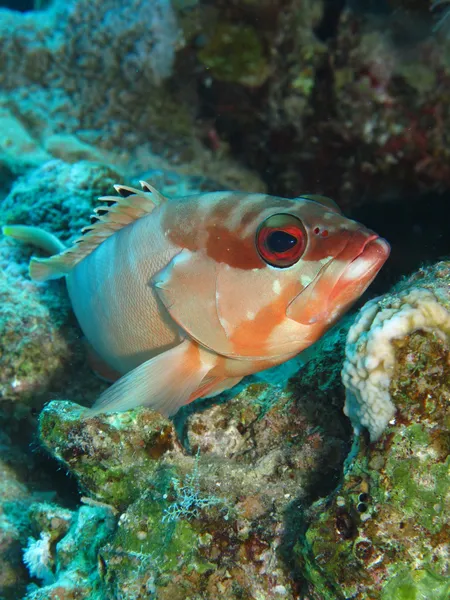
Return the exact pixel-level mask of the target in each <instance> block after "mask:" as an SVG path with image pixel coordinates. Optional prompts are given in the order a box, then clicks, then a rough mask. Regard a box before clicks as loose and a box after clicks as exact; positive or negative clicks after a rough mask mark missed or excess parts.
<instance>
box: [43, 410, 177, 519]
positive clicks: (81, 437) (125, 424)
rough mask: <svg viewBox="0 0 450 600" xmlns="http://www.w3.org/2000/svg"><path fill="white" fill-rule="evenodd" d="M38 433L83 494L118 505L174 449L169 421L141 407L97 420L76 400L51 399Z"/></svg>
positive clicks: (141, 486) (137, 490) (134, 494)
mask: <svg viewBox="0 0 450 600" xmlns="http://www.w3.org/2000/svg"><path fill="white" fill-rule="evenodd" d="M39 434H40V438H41V441H42V443H43V445H44V447H45V448H46V449H47V450H49V451H50V452H51V453H52V454H53V456H55V458H57V460H59V461H61V462H62V463H63V464H64V465H65V466H66V467H67V468H69V469H70V471H71V472H72V473H73V474H74V475H75V477H76V478H77V480H78V483H79V485H80V487H81V489H82V490H83V491H84V493H88V494H89V495H91V496H93V497H94V498H95V499H96V500H99V501H101V502H106V503H109V504H112V505H113V506H115V507H117V508H119V509H121V510H123V509H124V508H125V507H126V506H128V505H129V504H131V503H132V502H134V501H135V500H137V498H139V496H140V495H141V494H142V493H143V491H145V490H146V489H147V487H148V485H149V482H150V481H151V480H152V478H153V476H154V474H155V471H156V469H157V467H158V459H159V458H160V457H161V456H162V455H163V454H164V453H165V452H169V451H171V450H173V449H174V448H175V432H174V429H173V425H172V424H171V423H170V421H168V420H167V419H166V418H164V417H162V416H161V415H160V414H159V413H156V412H153V411H150V410H148V409H143V408H140V409H137V410H136V411H129V412H127V413H119V414H115V415H109V416H104V417H103V418H102V419H99V418H96V417H91V416H90V415H89V413H87V412H86V409H84V408H83V407H80V406H78V405H77V404H73V403H71V402H65V401H55V402H51V403H50V404H49V405H47V406H46V407H45V409H44V410H43V411H42V413H41V415H40V418H39Z"/></svg>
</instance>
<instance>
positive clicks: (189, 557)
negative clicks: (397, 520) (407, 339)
mask: <svg viewBox="0 0 450 600" xmlns="http://www.w3.org/2000/svg"><path fill="white" fill-rule="evenodd" d="M338 337H339V336H338ZM273 377H274V379H276V378H275V376H273ZM311 385H312V384H311ZM305 387H306V381H305ZM291 388H292V389H283V388H282V387H277V386H276V385H274V384H270V383H268V382H267V381H266V382H261V381H260V382H256V381H253V382H249V383H247V384H244V385H243V386H242V387H241V391H240V392H238V393H236V395H235V397H234V398H231V399H230V400H229V401H226V402H222V403H217V401H216V400H207V401H204V402H203V407H204V410H203V411H202V412H193V407H190V408H189V409H186V410H185V415H184V431H185V437H186V442H187V445H188V446H189V447H190V451H191V454H189V453H188V452H187V451H184V450H182V448H181V445H180V442H179V441H178V438H177V436H176V434H175V431H174V429H173V426H172V424H171V422H170V421H168V420H167V419H165V418H163V417H161V416H160V415H159V414H157V413H155V412H153V411H151V410H149V409H144V408H140V409H137V410H134V411H129V412H127V413H117V414H111V415H104V414H103V415H98V416H96V417H89V415H86V413H85V412H83V409H81V408H80V407H78V406H77V405H74V404H71V403H68V402H52V403H50V404H49V405H48V406H47V407H46V408H45V409H44V411H43V412H42V414H41V417H40V438H41V441H42V443H43V445H44V447H45V448H46V449H47V450H48V451H49V452H50V453H51V454H52V455H53V456H54V457H55V458H56V459H57V460H59V461H60V462H62V463H63V464H64V466H65V467H66V468H68V469H69V471H70V472H71V473H73V474H74V475H75V476H76V477H77V479H78V481H79V483H80V486H81V489H82V491H83V492H84V493H86V494H88V495H89V496H90V497H92V498H94V499H95V501H102V502H107V503H108V504H110V505H113V506H114V507H117V508H118V509H119V510H120V511H121V514H120V516H119V519H118V527H117V530H116V531H115V533H114V534H113V535H112V536H111V537H110V538H109V539H108V540H107V542H106V543H105V544H104V545H103V546H102V547H101V549H99V553H98V559H99V564H100V565H101V572H102V581H103V585H104V586H105V587H104V588H103V591H104V594H105V595H106V597H114V598H115V597H127V596H126V595H127V594H129V595H130V597H132V598H134V599H135V600H140V599H142V600H144V599H146V598H148V597H155V598H158V599H161V600H166V599H167V600H173V599H174V598H177V599H178V598H179V600H184V599H185V598H188V597H193V598H195V597H202V598H204V599H205V600H213V599H216V598H217V597H218V596H221V597H224V598H229V599H230V600H231V599H233V598H236V597H242V598H249V599H251V598H266V597H274V598H278V597H279V598H287V599H291V600H294V598H295V597H296V589H297V587H298V585H299V581H301V579H302V576H301V574H299V573H296V574H290V571H289V569H288V568H287V565H288V564H289V565H290V561H291V557H292V547H293V545H294V543H295V540H296V536H297V534H298V531H299V528H300V527H301V520H300V518H299V507H300V505H303V504H305V505H307V504H308V503H309V502H310V501H311V499H312V498H314V497H316V496H317V493H318V490H325V493H327V492H329V491H330V490H331V489H332V488H333V486H334V484H335V482H336V481H337V478H338V476H339V473H340V470H341V467H342V463H343V460H344V458H345V455H346V450H347V443H348V435H349V429H348V430H345V428H337V430H338V432H339V433H338V434H337V435H336V434H335V433H333V432H332V430H331V427H329V421H330V419H331V420H333V419H336V420H337V419H338V414H339V413H340V411H341V407H338V406H334V405H332V406H331V407H329V406H323V407H321V406H317V404H316V405H315V406H314V407H313V404H314V401H311V403H310V404H308V403H307V402H306V401H305V396H303V395H302V394H301V392H300V390H299V393H297V392H296V389H297V388H296V385H295V383H293V384H292V386H291ZM195 406H196V407H199V406H200V403H197V404H196V405H195ZM189 413H191V414H189ZM182 417H183V416H182ZM341 418H342V419H343V417H341Z"/></svg>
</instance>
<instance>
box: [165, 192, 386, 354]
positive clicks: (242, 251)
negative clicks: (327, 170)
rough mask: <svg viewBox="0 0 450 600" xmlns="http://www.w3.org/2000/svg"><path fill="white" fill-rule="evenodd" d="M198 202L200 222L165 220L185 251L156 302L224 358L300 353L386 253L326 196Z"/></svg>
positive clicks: (381, 244) (369, 278)
mask: <svg viewBox="0 0 450 600" xmlns="http://www.w3.org/2000/svg"><path fill="white" fill-rule="evenodd" d="M201 202H203V203H204V208H203V210H201V211H199V212H200V214H201V221H199V220H197V222H196V219H195V216H194V215H193V214H191V215H188V216H187V217H188V218H184V221H183V222H180V224H179V225H177V227H178V231H179V232H182V233H181V234H180V233H178V234H177V233H176V232H177V229H176V227H174V221H173V222H172V229H171V232H172V233H171V235H174V236H175V237H174V238H173V240H174V241H175V242H176V243H177V244H178V245H180V246H182V247H184V248H185V250H186V252H183V253H182V254H180V257H179V258H178V259H176V260H175V261H174V264H173V265H172V268H171V270H170V272H168V273H167V280H168V281H167V284H166V290H168V289H169V288H171V290H172V293H171V294H170V297H169V294H168V293H165V298H166V301H165V303H166V306H168V307H169V311H170V312H171V314H172V316H173V317H174V319H175V320H176V321H177V322H178V324H179V325H180V326H181V327H182V328H183V329H185V331H186V332H187V333H188V334H189V335H191V336H192V337H194V338H195V339H196V340H197V341H198V342H200V343H201V344H203V345H204V346H206V347H208V348H210V349H211V350H213V351H214V352H217V353H218V354H222V355H225V356H229V357H237V358H252V359H275V358H277V357H283V356H288V355H293V354H296V353H298V352H301V351H302V350H303V349H305V348H306V347H307V346H309V345H311V344H312V343H314V342H315V341H316V340H317V339H318V338H319V337H320V336H321V335H322V334H323V333H324V331H325V330H326V329H328V328H329V327H330V326H331V325H332V324H333V323H334V322H335V321H336V320H337V319H338V318H339V317H340V316H342V315H343V314H344V312H345V311H346V310H347V309H348V308H349V307H350V306H351V304H352V303H353V302H354V301H355V300H357V298H359V296H360V295H361V294H362V292H363V291H364V290H365V289H366V288H367V287H368V285H369V284H370V283H371V281H372V280H373V279H374V277H375V275H376V274H377V272H378V271H379V269H380V268H381V266H382V264H383V263H384V262H385V260H386V259H387V257H388V254H389V245H388V244H387V242H386V241H384V240H383V239H381V238H380V237H379V236H377V235H376V234H375V233H374V232H372V231H370V230H369V229H366V228H365V227H364V226H363V225H361V224H360V223H357V222H356V221H352V220H351V219H348V218H346V217H345V216H344V215H342V213H341V212H340V210H339V209H338V207H337V206H336V205H335V204H334V202H333V201H332V200H330V199H328V198H324V197H320V196H305V197H301V198H296V199H287V198H278V197H273V196H266V195H261V194H257V195H249V196H247V195H244V196H238V197H233V195H232V194H229V195H227V196H223V197H217V198H216V201H214V199H213V198H203V199H202V200H201ZM201 202H200V208H201ZM198 209H199V207H198V206H197V210H198ZM182 213H183V211H182V209H178V211H177V215H176V218H175V221H176V219H177V218H178V220H180V219H183V214H182ZM189 227H191V234H190V235H187V233H188V232H189ZM177 277H178V281H179V284H178V290H179V293H178V294H177V293H176V289H175V288H176V287H177V284H176V281H177ZM181 282H182V283H181ZM160 287H161V286H160ZM189 290H190V291H189ZM182 292H183V294H184V296H183V297H182ZM189 298H190V299H189Z"/></svg>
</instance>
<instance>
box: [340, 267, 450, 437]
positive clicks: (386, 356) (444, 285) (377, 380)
mask: <svg viewBox="0 0 450 600" xmlns="http://www.w3.org/2000/svg"><path fill="white" fill-rule="evenodd" d="M418 330H421V331H426V332H432V333H434V334H435V335H436V336H437V337H438V338H440V339H442V340H444V341H447V342H448V340H449V339H450V262H448V261H447V262H441V263H438V264H437V265H435V266H434V267H432V268H428V269H421V270H419V271H418V272H417V273H415V274H414V275H412V276H411V277H410V278H408V279H406V280H405V281H402V282H401V283H400V284H399V285H398V286H396V288H394V290H393V291H392V292H390V293H388V294H386V295H385V296H383V297H381V298H376V299H374V300H372V301H370V302H368V303H367V304H366V305H365V306H364V307H363V308H362V310H361V311H360V313H359V315H358V317H357V319H356V321H355V322H354V324H353V325H352V327H351V328H350V331H349V333H348V337H347V344H346V351H345V361H344V366H343V370H342V380H343V383H344V385H345V387H346V403H345V409H344V410H345V413H346V414H347V415H348V416H349V417H350V419H351V421H352V423H353V426H354V428H355V430H356V431H357V432H359V430H360V429H361V427H366V428H367V429H368V430H369V433H370V437H371V439H372V440H376V439H378V438H379V437H380V435H381V434H382V433H383V431H384V429H385V428H386V426H387V424H388V423H389V421H390V420H391V419H392V418H393V417H394V415H395V412H396V408H395V406H394V404H393V403H392V400H391V396H390V384H391V379H392V375H393V373H394V370H395V366H396V364H395V362H396V358H395V345H394V340H397V339H400V338H404V337H406V336H408V335H409V334H411V333H413V332H414V331H418Z"/></svg>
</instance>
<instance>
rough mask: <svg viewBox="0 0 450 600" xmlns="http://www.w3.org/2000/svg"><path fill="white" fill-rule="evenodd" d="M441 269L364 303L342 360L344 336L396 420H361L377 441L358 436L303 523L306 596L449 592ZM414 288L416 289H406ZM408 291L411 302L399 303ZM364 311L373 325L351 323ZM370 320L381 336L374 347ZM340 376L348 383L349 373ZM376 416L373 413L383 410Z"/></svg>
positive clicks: (446, 356)
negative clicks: (327, 493) (382, 371)
mask: <svg viewBox="0 0 450 600" xmlns="http://www.w3.org/2000/svg"><path fill="white" fill-rule="evenodd" d="M449 275H450V265H449V264H448V262H443V263H438V264H437V265H435V266H433V267H429V268H426V269H425V268H424V269H421V270H420V271H418V272H417V273H415V274H414V275H412V276H411V277H409V278H407V279H405V280H404V281H402V282H401V283H400V284H399V285H398V286H397V287H396V288H395V289H394V290H393V291H392V292H391V293H390V294H389V295H387V296H386V297H385V298H383V299H381V300H378V301H374V302H372V303H370V304H369V306H368V307H367V305H366V307H364V308H363V310H362V311H361V313H360V316H359V317H358V318H357V320H356V322H355V324H354V325H353V326H352V328H351V329H350V333H349V338H348V339H349V342H348V344H349V346H350V355H351V356H352V355H353V353H354V346H353V336H354V334H355V332H357V331H359V332H360V335H361V343H360V345H359V352H360V356H359V357H358V360H357V361H356V362H357V364H358V366H359V368H363V367H364V366H366V367H367V368H369V369H371V368H373V369H376V367H377V366H380V365H384V367H385V368H386V370H387V371H386V373H387V377H382V376H380V377H374V378H373V381H375V383H376V384H377V385H378V386H380V388H379V389H381V390H382V391H383V395H386V396H387V397H386V398H385V399H384V401H385V402H386V401H388V402H389V403H390V402H392V406H395V418H393V419H392V420H391V421H390V422H389V423H386V422H385V421H384V420H382V422H383V429H384V427H385V426H386V425H387V427H386V429H385V431H384V433H381V431H380V429H377V428H376V427H375V429H373V428H372V427H371V425H372V422H371V421H370V420H369V423H368V426H369V429H370V433H371V435H372V437H375V438H378V439H377V441H376V442H375V443H372V444H369V443H368V440H367V438H366V437H365V436H364V435H360V436H359V437H358V438H357V440H356V445H355V448H354V450H353V453H352V454H351V455H350V460H349V465H348V468H347V470H346V472H345V475H344V479H343V481H342V484H341V485H340V486H339V487H338V489H337V490H336V492H335V494H333V495H332V497H331V498H328V499H322V500H320V501H319V502H317V503H316V504H315V505H314V506H313V507H312V509H311V511H310V514H309V519H310V522H311V525H310V527H309V529H308V530H307V532H306V536H305V539H304V540H303V541H302V542H301V543H300V544H299V545H298V547H297V550H298V552H299V556H300V563H301V568H302V569H304V570H305V573H307V576H308V578H309V580H310V581H311V583H312V590H313V591H312V596H311V597H312V598H316V597H317V598H320V599H321V600H326V599H328V598H329V599H330V600H331V599H333V600H335V599H338V598H347V597H349V596H350V597H352V598H355V599H361V600H363V599H365V598H367V597H368V595H370V597H371V598H374V599H378V598H379V599H381V600H400V598H416V597H421V598H424V599H426V600H432V599H440V600H441V599H442V600H444V598H448V595H449V593H450V573H449V570H448V565H449V560H448V552H449V543H448V526H449V514H450V504H449V468H450V462H449V461H450V453H449V450H450V447H449V434H448V426H449V420H448V402H449V399H450V387H449V382H450V351H449V339H448V329H447V327H446V324H448V312H447V309H448V306H449ZM418 291H420V292H423V293H419V294H418V293H413V292H418ZM425 292H428V293H425ZM412 297H414V298H416V299H418V300H419V303H418V304H414V303H412V302H408V299H409V300H411V298H412ZM430 300H431V301H430ZM375 307H376V309H377V310H378V311H379V312H378V313H377V314H378V317H379V318H378V319H377V317H375V319H373V316H374V315H373V312H374V308H375ZM365 311H367V313H368V314H371V318H368V319H367V322H369V323H371V324H373V325H372V328H373V330H372V328H371V329H369V331H368V333H364V329H363V328H361V327H359V325H360V323H359V320H364V318H365V316H367V315H365ZM422 311H423V312H422ZM386 315H388V316H389V319H391V323H390V325H389V321H388V320H387V319H383V317H386ZM418 316H420V320H419V319H418V318H417V317H418ZM439 316H440V317H441V318H437V317H439ZM406 317H408V318H406ZM384 323H387V324H388V325H384ZM377 326H378V327H379V328H380V329H381V330H382V334H381V339H378V341H377V342H375V343H374V339H375V338H372V335H374V331H375V337H377V336H376V327H377ZM383 327H384V328H385V329H384V330H383ZM361 329H362V333H361ZM387 331H389V332H390V335H386V332H387ZM371 338H372V339H371ZM364 352H366V354H364ZM347 357H348V351H347ZM377 357H378V359H379V360H375V359H376V358H377ZM383 361H384V362H383ZM347 369H348V367H347ZM374 372H376V371H374ZM344 373H345V368H344ZM344 381H347V384H348V383H349V372H348V370H347V372H346V373H345V375H344ZM357 381H358V382H357V386H358V389H359V390H360V393H361V394H365V399H366V400H368V401H369V399H370V397H371V394H372V391H373V389H372V386H371V381H370V376H369V381H368V382H367V383H366V384H364V382H363V381H362V380H359V379H358V378H357ZM360 397H362V396H360ZM379 398H380V392H379V391H378V393H377V394H376V395H375V398H374V397H373V395H372V401H374V402H375V403H376V402H377V401H378V399H379ZM393 413H394V411H392V413H391V415H390V416H394V415H393ZM374 414H376V413H375V411H374ZM353 416H355V417H356V418H358V417H357V415H356V413H355V412H353ZM376 416H377V418H382V411H379V412H378V414H376ZM359 418H360V417H359ZM361 420H363V419H361ZM374 433H375V435H373V434H374ZM380 436H381V437H380Z"/></svg>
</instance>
